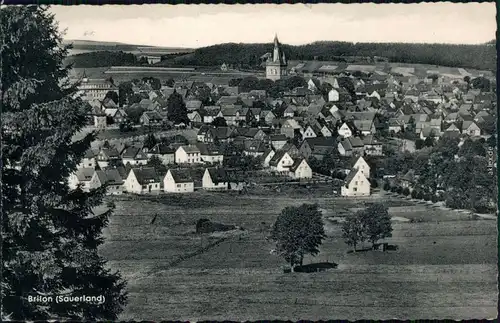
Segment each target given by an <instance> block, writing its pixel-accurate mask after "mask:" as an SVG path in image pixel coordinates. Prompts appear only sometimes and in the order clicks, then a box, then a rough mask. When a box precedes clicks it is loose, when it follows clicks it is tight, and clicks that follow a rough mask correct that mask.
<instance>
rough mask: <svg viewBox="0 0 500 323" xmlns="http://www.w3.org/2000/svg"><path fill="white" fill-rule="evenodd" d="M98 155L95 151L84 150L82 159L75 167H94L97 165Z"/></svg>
mask: <svg viewBox="0 0 500 323" xmlns="http://www.w3.org/2000/svg"><path fill="white" fill-rule="evenodd" d="M97 155H98V152H97V151H94V150H92V149H89V150H87V151H86V152H85V155H84V156H83V159H82V161H81V162H80V164H78V165H77V168H95V166H96V165H97V161H96V157H97Z"/></svg>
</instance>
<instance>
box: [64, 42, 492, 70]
mask: <svg viewBox="0 0 500 323" xmlns="http://www.w3.org/2000/svg"><path fill="white" fill-rule="evenodd" d="M282 46H283V50H284V52H285V55H286V57H287V59H288V60H314V59H316V60H324V61H328V60H330V61H342V57H346V58H348V57H354V56H356V57H372V58H373V57H375V56H377V57H383V58H386V59H388V61H389V62H397V63H409V64H429V65H440V66H449V67H465V68H473V69H479V70H489V71H496V48H495V47H494V46H491V45H487V44H482V45H449V44H402V43H386V44H381V43H356V44H355V43H348V42H315V43H312V44H308V45H301V46H290V45H282ZM272 49H273V45H272V44H236V43H228V44H221V45H214V46H209V47H202V48H198V49H196V50H195V51H194V53H190V54H187V55H173V56H170V57H164V60H163V61H162V62H160V63H158V64H157V65H159V66H170V67H173V66H217V65H221V64H222V63H226V64H230V65H234V66H240V67H248V68H254V67H258V66H260V64H261V56H262V55H264V54H265V53H267V52H271V51H272ZM70 60H71V61H72V62H73V63H74V66H75V67H85V68H90V67H103V66H111V65H140V64H141V62H139V61H137V58H135V56H134V55H132V54H127V53H123V52H111V51H101V52H93V53H82V54H78V55H74V56H71V57H70Z"/></svg>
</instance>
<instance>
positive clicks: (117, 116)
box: [104, 108, 127, 123]
mask: <svg viewBox="0 0 500 323" xmlns="http://www.w3.org/2000/svg"><path fill="white" fill-rule="evenodd" d="M104 113H105V114H106V116H108V117H110V118H111V119H112V120H113V122H114V123H122V122H124V121H125V120H126V119H127V113H126V112H125V110H123V109H119V108H106V109H104Z"/></svg>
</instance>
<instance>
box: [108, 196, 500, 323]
mask: <svg viewBox="0 0 500 323" xmlns="http://www.w3.org/2000/svg"><path fill="white" fill-rule="evenodd" d="M371 201H373V199H372V200H371ZM303 202H309V203H314V202H317V203H319V205H320V207H321V208H322V209H323V210H325V213H326V211H328V213H332V214H333V213H334V212H333V211H332V209H333V208H334V207H335V209H344V210H345V209H351V208H356V207H360V206H362V202H363V201H360V200H354V199H339V198H317V197H314V196H312V197H310V198H287V197H284V196H272V197H262V196H248V195H235V196H231V197H228V196H227V195H225V194H223V193H195V194H193V195H182V196H178V197H172V196H166V197H165V196H162V197H160V198H159V199H158V200H155V199H150V200H137V199H134V200H126V199H123V198H122V199H120V200H117V201H116V205H117V209H116V212H115V214H114V215H112V217H111V219H110V225H109V227H108V228H107V229H106V230H105V232H104V236H105V237H106V243H105V245H104V246H103V247H102V248H101V250H100V252H101V254H102V255H103V256H105V257H106V258H107V259H108V260H109V265H110V266H111V267H112V268H113V269H119V270H120V271H121V272H122V273H123V275H124V277H125V278H126V279H127V280H128V291H129V304H128V306H127V307H126V309H125V311H124V313H123V314H122V316H121V317H120V319H125V320H129V319H134V320H145V319H147V320H154V321H157V320H166V319H169V320H189V321H198V320H208V319H214V320H223V319H230V320H238V321H241V320H263V319H268V320H269V319H287V320H288V319H289V320H298V319H312V320H320V319H325V320H326V319H346V320H355V319H363V318H365V319H393V318H399V319H433V318H434V319H472V318H493V317H496V315H497V295H498V291H497V266H496V264H497V230H496V222H495V221H488V220H470V219H468V218H467V217H466V216H465V215H459V214H456V213H450V214H441V213H435V217H436V219H439V220H436V219H434V218H432V217H431V216H430V215H429V216H427V217H423V214H424V212H425V209H422V207H423V206H420V205H419V206H411V202H408V201H404V202H403V203H406V204H404V205H398V203H401V201H399V202H396V201H393V202H390V203H392V206H391V208H390V210H389V212H390V213H391V215H393V216H395V215H396V214H397V216H401V217H406V218H408V217H411V214H417V216H418V217H423V219H422V222H419V223H408V222H406V223H401V222H394V223H393V228H394V232H393V237H392V238H389V239H387V240H386V241H387V242H389V243H390V244H391V245H397V246H398V249H397V250H395V251H387V252H385V253H383V252H380V251H366V252H357V253H348V251H349V250H350V248H349V247H347V246H346V245H345V244H344V242H343V241H342V238H341V229H340V226H339V225H338V224H335V223H332V222H329V221H328V220H325V225H326V232H327V235H328V238H327V239H326V240H325V241H324V243H323V245H322V247H321V253H320V254H319V255H318V256H317V257H315V258H307V259H306V261H305V262H306V263H311V262H323V261H331V262H335V263H337V264H339V266H338V268H337V269H333V270H331V271H327V272H321V273H313V274H310V273H309V274H307V273H292V274H284V273H283V271H282V266H283V265H286V264H285V263H284V261H283V260H282V259H280V258H279V257H277V256H275V255H272V254H270V252H269V251H270V250H271V249H272V248H273V247H274V246H273V244H272V243H271V242H270V241H267V240H266V239H265V237H266V236H267V234H268V230H269V227H270V225H271V224H272V223H273V222H274V220H275V219H276V217H277V215H278V214H279V212H280V211H281V209H282V208H283V207H285V206H288V205H298V204H300V203H303ZM408 203H410V204H408ZM389 205H390V204H389ZM405 209H406V212H405ZM432 211H434V210H432ZM439 212H444V213H446V211H441V210H440V211H439ZM427 213H429V214H432V213H430V211H429V210H428V211H427ZM154 214H158V218H157V220H156V222H155V223H154V224H153V225H151V224H150V221H151V219H152V217H153V216H154ZM330 215H331V214H330ZM202 217H205V218H209V219H210V220H213V221H218V222H222V223H225V224H235V225H238V226H242V227H243V228H244V229H245V234H243V235H241V236H239V237H236V236H235V237H233V238H229V239H227V240H224V241H219V243H218V244H215V243H214V242H216V241H218V240H217V238H216V237H210V236H204V237H202V238H201V237H200V236H198V235H196V234H195V233H194V226H195V223H196V221H197V220H198V219H199V218H202ZM325 217H326V215H325ZM444 219H446V220H444ZM210 243H214V244H213V246H212V247H211V248H208V249H207V250H206V251H205V252H203V253H200V254H197V255H194V254H195V253H196V250H198V249H200V248H201V247H202V246H203V247H206V246H207V245H208V244H210ZM193 255H194V256H193ZM180 257H183V258H184V260H182V261H179V260H178V259H179V258H180Z"/></svg>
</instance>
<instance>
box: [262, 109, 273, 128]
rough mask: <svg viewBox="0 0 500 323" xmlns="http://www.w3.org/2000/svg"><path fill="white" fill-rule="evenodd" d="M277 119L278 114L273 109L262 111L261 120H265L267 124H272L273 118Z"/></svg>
mask: <svg viewBox="0 0 500 323" xmlns="http://www.w3.org/2000/svg"><path fill="white" fill-rule="evenodd" d="M274 119H276V115H275V114H274V113H273V112H272V111H268V110H262V111H261V112H260V118H259V120H264V122H265V124H267V125H270V124H272V122H273V120H274Z"/></svg>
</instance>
